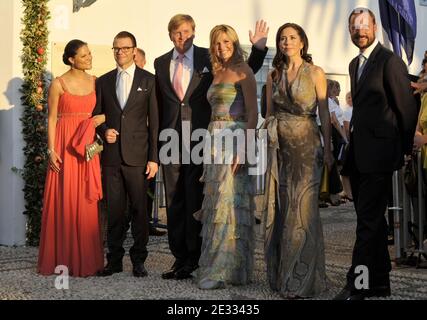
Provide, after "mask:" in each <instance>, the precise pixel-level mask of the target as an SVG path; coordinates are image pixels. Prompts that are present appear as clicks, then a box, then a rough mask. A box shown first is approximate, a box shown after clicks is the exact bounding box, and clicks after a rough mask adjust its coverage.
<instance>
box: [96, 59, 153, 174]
mask: <svg viewBox="0 0 427 320" xmlns="http://www.w3.org/2000/svg"><path fill="white" fill-rule="evenodd" d="M116 80H117V69H114V70H112V71H110V72H108V73H106V74H105V75H103V76H101V77H100V78H99V79H98V80H97V82H96V95H97V102H96V107H95V110H94V112H93V113H94V115H96V114H105V118H106V122H105V123H104V124H102V125H100V126H99V127H98V128H97V132H98V133H99V134H100V136H101V137H102V139H103V140H104V151H103V152H102V156H101V162H102V165H103V166H118V165H121V164H125V165H128V166H145V165H146V164H147V162H148V161H152V162H157V163H158V154H157V138H158V130H159V118H158V106H157V98H156V87H155V78H154V75H153V74H151V73H150V72H147V71H145V70H142V69H140V68H138V67H136V69H135V75H134V79H133V83H132V88H131V90H130V93H129V97H128V100H127V102H126V105H125V107H124V108H123V110H122V108H121V106H120V103H119V100H118V98H117V94H116ZM107 129H116V130H117V131H118V132H119V135H118V137H117V141H116V142H115V143H112V144H110V143H107V142H106V141H105V140H106V139H105V131H106V130H107Z"/></svg>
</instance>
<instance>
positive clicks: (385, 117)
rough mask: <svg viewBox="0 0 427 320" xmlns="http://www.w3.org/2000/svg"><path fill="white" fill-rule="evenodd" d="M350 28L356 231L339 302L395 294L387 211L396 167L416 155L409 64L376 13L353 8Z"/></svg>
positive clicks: (349, 166) (349, 165)
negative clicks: (354, 50) (380, 34)
mask: <svg viewBox="0 0 427 320" xmlns="http://www.w3.org/2000/svg"><path fill="white" fill-rule="evenodd" d="M349 31H350V35H351V39H352V41H353V43H354V44H355V45H356V46H357V47H358V48H359V49H360V54H359V56H358V57H356V58H355V59H353V60H352V61H351V63H350V67H349V69H350V77H351V92H352V99H353V116H352V120H351V122H350V132H351V134H350V146H349V154H348V157H347V159H346V162H345V164H344V169H343V171H344V173H346V174H348V175H349V176H350V182H351V187H352V191H353V199H354V205H355V209H356V214H357V229H356V242H355V245H354V249H353V259H352V266H351V268H350V270H349V272H348V274H347V284H346V286H345V288H344V289H343V290H342V291H341V292H340V293H339V294H338V295H337V296H336V297H335V299H336V300H360V299H364V298H365V297H372V296H389V295H390V278H389V273H390V271H391V263H390V256H389V253H388V249H387V223H386V219H385V216H384V215H385V212H386V208H387V202H388V195H389V192H390V188H391V185H392V183H391V179H392V174H393V171H395V170H398V169H399V168H401V167H402V165H403V163H404V155H405V154H410V153H411V150H412V146H413V138H414V132H415V125H416V121H417V110H416V105H415V100H414V98H413V95H412V92H411V88H410V81H409V78H408V72H407V68H406V66H405V64H404V63H403V61H402V60H401V59H400V58H398V57H397V56H396V55H394V54H393V52H391V51H389V50H388V49H386V48H384V47H383V46H382V45H381V44H380V43H379V42H378V40H376V38H375V32H376V31H377V25H376V22H375V16H374V14H373V13H372V12H371V11H370V10H368V9H365V8H362V9H360V8H358V9H355V10H353V11H352V13H351V14H350V17H349ZM366 280H368V281H366Z"/></svg>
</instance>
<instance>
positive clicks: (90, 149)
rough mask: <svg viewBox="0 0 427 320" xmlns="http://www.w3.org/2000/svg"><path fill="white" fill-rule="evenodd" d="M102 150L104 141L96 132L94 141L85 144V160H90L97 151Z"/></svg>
mask: <svg viewBox="0 0 427 320" xmlns="http://www.w3.org/2000/svg"><path fill="white" fill-rule="evenodd" d="M102 150H104V141H102V139H101V137H100V136H99V135H98V134H96V138H95V141H94V142H92V143H91V144H87V145H86V152H85V155H86V161H90V160H92V159H93V158H94V157H95V156H96V155H97V154H98V153H100V152H101V151H102Z"/></svg>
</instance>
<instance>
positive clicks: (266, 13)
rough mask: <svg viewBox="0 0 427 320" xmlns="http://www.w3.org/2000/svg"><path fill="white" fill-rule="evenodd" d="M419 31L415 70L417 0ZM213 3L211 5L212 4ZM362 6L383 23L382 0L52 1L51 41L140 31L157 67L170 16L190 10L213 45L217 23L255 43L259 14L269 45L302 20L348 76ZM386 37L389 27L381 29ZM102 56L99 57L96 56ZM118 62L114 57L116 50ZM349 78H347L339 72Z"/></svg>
mask: <svg viewBox="0 0 427 320" xmlns="http://www.w3.org/2000/svg"><path fill="white" fill-rule="evenodd" d="M416 3H417V4H416V6H417V13H418V30H419V34H418V37H417V45H416V56H415V59H414V62H413V63H412V65H411V66H410V72H412V73H414V74H417V73H418V72H419V69H420V67H419V66H420V63H421V59H422V54H423V53H424V50H425V49H427V37H426V31H424V30H426V27H427V26H426V22H425V20H426V19H427V14H426V13H427V7H420V6H419V4H418V1H417V0H416ZM208 4H210V5H211V6H210V7H209V6H208ZM358 6H365V7H369V8H371V9H372V11H373V12H374V13H375V15H376V16H377V20H378V22H380V15H379V7H378V0H299V1H294V0H233V1H230V0H216V1H215V2H210V3H209V2H207V1H197V0H187V1H176V0H155V1H153V0H143V1H139V0H120V1H116V0H99V1H97V2H95V3H94V4H93V5H92V6H91V7H88V8H82V9H81V10H80V11H79V12H78V13H74V14H73V13H72V1H70V0H51V1H50V8H51V11H52V13H53V14H52V17H53V19H52V21H51V34H50V40H51V42H55V41H61V42H67V41H69V40H71V39H73V38H81V39H82V40H85V41H87V42H88V43H89V44H101V45H111V44H112V39H113V37H114V35H115V34H117V33H118V32H119V31H122V30H127V31H130V32H132V33H133V34H135V36H136V37H137V40H138V45H139V46H140V47H142V48H144V50H145V51H146V53H147V58H148V63H147V66H146V69H147V70H149V71H153V61H154V59H155V58H156V57H158V56H160V55H161V54H163V53H165V52H167V51H168V50H170V49H171V48H172V43H171V42H170V40H169V37H168V32H167V24H168V22H169V19H170V18H171V17H172V16H173V15H174V14H176V13H188V14H190V15H191V16H193V18H194V19H195V21H196V39H195V44H197V45H199V46H204V47H207V46H208V43H209V32H210V30H211V29H212V27H213V26H215V25H216V24H221V23H226V24H230V25H231V26H233V27H234V28H235V29H236V31H237V33H238V34H239V36H240V41H241V43H242V44H249V37H248V31H249V30H250V29H252V30H253V28H254V25H255V21H256V20H257V19H260V18H262V19H265V20H267V22H268V24H269V26H270V34H269V40H268V46H269V47H274V46H275V34H276V31H277V29H278V28H279V27H280V26H281V25H282V24H283V23H285V22H295V23H298V24H300V25H301V26H302V27H303V28H304V29H305V31H306V32H307V35H308V38H309V41H310V49H309V52H310V53H311V54H312V55H313V59H314V62H315V63H316V64H317V65H319V66H321V67H322V68H323V69H324V70H325V72H327V73H330V74H337V75H346V74H347V72H348V63H349V62H350V61H351V59H352V58H353V57H355V56H356V55H357V53H358V50H357V48H356V47H355V46H354V45H353V44H352V43H351V40H350V37H349V35H348V32H347V19H348V15H349V12H350V11H351V10H352V9H353V8H355V7H358ZM58 7H59V8H61V7H63V8H68V11H67V13H66V16H67V17H68V18H67V20H68V21H69V23H68V26H66V28H65V29H61V28H57V27H56V26H55V25H56V24H57V23H56V22H55V20H56V19H55V14H54V13H55V10H56V9H57V8H58ZM377 36H378V39H379V40H380V41H381V42H383V32H381V31H379V32H378V35H377ZM95 59H96V57H95ZM111 60H112V63H114V61H113V56H112V55H111ZM339 78H343V77H339ZM348 90H349V80H347V82H346V83H345V85H344V87H343V88H342V98H343V97H344V95H345V93H346V91H348Z"/></svg>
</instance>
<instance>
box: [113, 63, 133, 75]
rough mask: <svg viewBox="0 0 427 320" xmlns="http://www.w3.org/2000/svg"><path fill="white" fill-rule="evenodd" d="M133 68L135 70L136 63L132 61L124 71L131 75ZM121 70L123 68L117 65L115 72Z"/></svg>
mask: <svg viewBox="0 0 427 320" xmlns="http://www.w3.org/2000/svg"><path fill="white" fill-rule="evenodd" d="M135 70H136V65H135V63H132V64H131V65H130V66H129V68H127V69H126V72H127V73H129V74H130V75H131V76H133V75H134V74H135ZM122 71H123V68H121V67H119V66H117V72H118V73H120V72H122Z"/></svg>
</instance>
